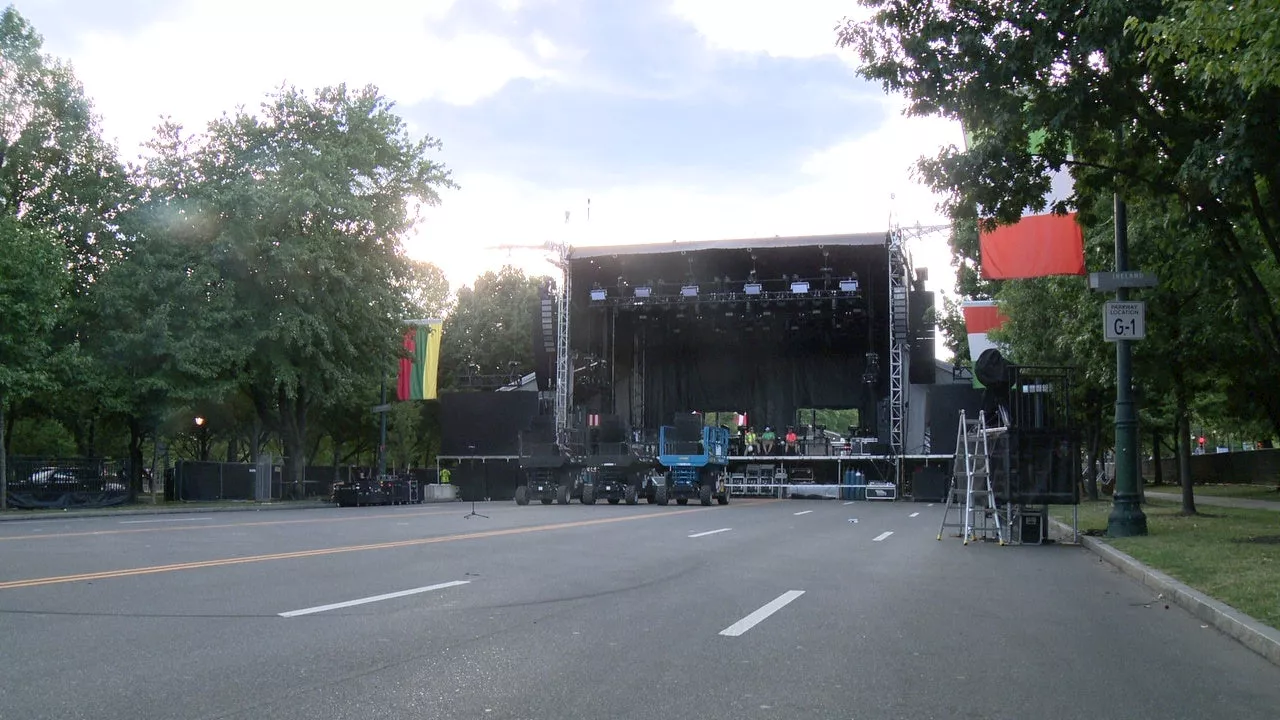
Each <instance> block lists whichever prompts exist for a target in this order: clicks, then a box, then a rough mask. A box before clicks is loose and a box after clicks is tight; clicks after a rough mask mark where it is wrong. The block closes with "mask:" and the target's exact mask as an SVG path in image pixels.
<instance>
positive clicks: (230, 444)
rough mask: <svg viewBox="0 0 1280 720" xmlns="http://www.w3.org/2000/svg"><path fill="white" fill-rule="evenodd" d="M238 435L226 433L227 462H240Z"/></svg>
mask: <svg viewBox="0 0 1280 720" xmlns="http://www.w3.org/2000/svg"><path fill="white" fill-rule="evenodd" d="M239 441H240V436H239V435H238V434H237V433H235V432H232V433H229V434H228V435H227V462H229V463H234V462H240V442H239Z"/></svg>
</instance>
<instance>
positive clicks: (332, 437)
mask: <svg viewBox="0 0 1280 720" xmlns="http://www.w3.org/2000/svg"><path fill="white" fill-rule="evenodd" d="M329 440H330V442H332V443H333V484H334V485H337V484H338V481H339V479H340V478H339V476H338V465H339V464H340V462H341V461H339V460H338V447H339V446H340V445H342V443H341V442H339V441H338V436H337V435H330V436H329Z"/></svg>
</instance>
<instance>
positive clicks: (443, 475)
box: [440, 468, 449, 485]
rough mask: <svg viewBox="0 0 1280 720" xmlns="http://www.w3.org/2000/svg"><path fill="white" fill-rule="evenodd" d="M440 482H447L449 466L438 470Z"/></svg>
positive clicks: (446, 483)
mask: <svg viewBox="0 0 1280 720" xmlns="http://www.w3.org/2000/svg"><path fill="white" fill-rule="evenodd" d="M440 484H441V485H448V484H449V468H445V469H443V470H441V471H440Z"/></svg>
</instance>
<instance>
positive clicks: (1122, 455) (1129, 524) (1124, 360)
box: [1107, 192, 1147, 537]
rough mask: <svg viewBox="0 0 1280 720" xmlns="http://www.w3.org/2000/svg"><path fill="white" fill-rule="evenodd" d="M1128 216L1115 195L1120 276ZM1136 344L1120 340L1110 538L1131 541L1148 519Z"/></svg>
mask: <svg viewBox="0 0 1280 720" xmlns="http://www.w3.org/2000/svg"><path fill="white" fill-rule="evenodd" d="M1128 222H1129V220H1128V213H1127V210H1126V208H1125V204H1124V200H1123V199H1122V198H1121V197H1120V193H1118V192H1117V193H1116V194H1115V224H1116V263H1115V265H1116V268H1115V271H1116V274H1117V275H1120V274H1122V273H1126V272H1128V270H1129V233H1128V227H1127V226H1128ZM1128 300H1129V288H1128V287H1126V286H1125V283H1120V284H1119V285H1118V286H1117V287H1116V302H1118V303H1121V302H1128ZM1132 346H1133V342H1132V340H1128V339H1118V340H1116V488H1115V493H1114V495H1113V496H1112V504H1111V515H1110V516H1109V517H1108V518H1107V536H1108V537H1130V536H1133V535H1146V534H1147V516H1146V514H1145V513H1143V512H1142V496H1141V495H1140V493H1139V492H1138V490H1139V487H1138V483H1140V482H1141V481H1142V477H1141V474H1140V473H1139V471H1138V414H1137V410H1136V409H1135V408H1134V402H1133V347H1132Z"/></svg>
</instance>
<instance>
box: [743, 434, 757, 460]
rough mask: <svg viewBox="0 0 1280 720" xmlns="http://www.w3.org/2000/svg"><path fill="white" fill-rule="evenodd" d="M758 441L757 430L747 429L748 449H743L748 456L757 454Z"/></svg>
mask: <svg viewBox="0 0 1280 720" xmlns="http://www.w3.org/2000/svg"><path fill="white" fill-rule="evenodd" d="M756 440H757V438H756V429H755V428H753V427H749V428H747V434H746V447H744V448H743V450H744V452H745V453H746V454H747V455H755V454H756Z"/></svg>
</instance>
